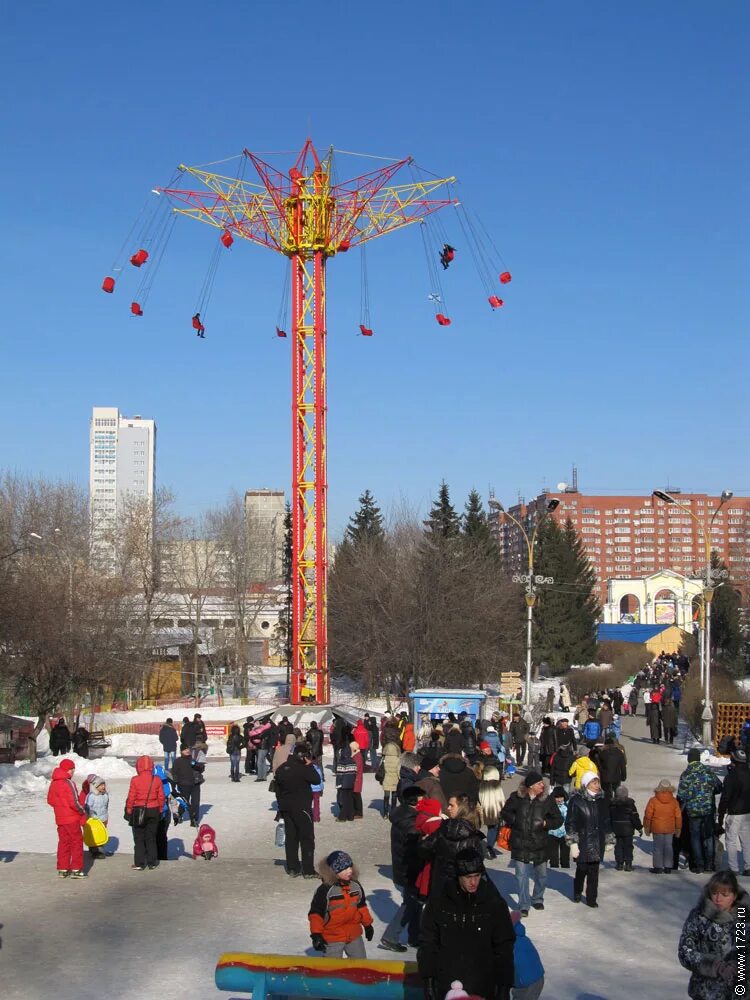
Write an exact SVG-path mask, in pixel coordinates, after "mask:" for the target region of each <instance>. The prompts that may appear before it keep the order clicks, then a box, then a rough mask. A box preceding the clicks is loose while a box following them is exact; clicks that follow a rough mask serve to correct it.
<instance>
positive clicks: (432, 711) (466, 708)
mask: <svg viewBox="0 0 750 1000" xmlns="http://www.w3.org/2000/svg"><path fill="white" fill-rule="evenodd" d="M486 700H487V695H486V694H485V692H484V691H474V690H473V689H471V688H469V689H464V688H423V689H421V690H418V691H410V692H409V707H410V710H411V711H410V714H411V721H412V722H413V723H414V729H415V731H416V732H419V730H420V729H421V727H422V726H423V725H424V724H425V723H426V722H428V721H430V722H432V721H434V722H440V721H441V720H442V719H444V718H445V717H446V716H447V715H448V713H449V712H453V714H454V715H455V716H456V718H458V715H459V713H460V712H466V714H467V715H468V717H469V718H470V719H471V721H472V723H474V724H476V721H477V719H481V718H483V717H484V703H485V701H486Z"/></svg>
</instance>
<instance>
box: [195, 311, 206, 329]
mask: <svg viewBox="0 0 750 1000" xmlns="http://www.w3.org/2000/svg"><path fill="white" fill-rule="evenodd" d="M193 329H194V330H197V331H198V333H205V331H206V328H205V326H204V325H203V324H202V323H201V318H200V313H196V314H195V316H193Z"/></svg>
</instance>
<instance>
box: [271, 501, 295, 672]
mask: <svg viewBox="0 0 750 1000" xmlns="http://www.w3.org/2000/svg"><path fill="white" fill-rule="evenodd" d="M292 571H293V566H292V505H291V504H290V503H288V502H287V504H286V506H285V508H284V547H283V549H282V553H281V574H282V577H283V580H284V590H285V594H284V607H283V609H282V611H281V613H280V614H279V617H278V620H277V622H276V628H275V629H274V640H275V642H276V648H277V649H278V651H279V655H280V656H281V658H282V660H283V664H284V666H285V667H286V668H287V672H288V671H289V668H290V667H291V664H292Z"/></svg>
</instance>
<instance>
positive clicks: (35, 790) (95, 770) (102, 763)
mask: <svg viewBox="0 0 750 1000" xmlns="http://www.w3.org/2000/svg"><path fill="white" fill-rule="evenodd" d="M65 759H66V758H64V757H42V758H41V759H40V760H38V761H36V762H35V763H34V764H30V763H29V762H28V761H17V762H16V763H15V764H0V801H3V802H8V801H10V800H11V799H17V798H18V797H19V796H24V795H26V796H33V797H34V798H36V797H38V796H40V795H44V796H46V794H47V789H48V788H49V782H50V778H51V777H52V772H53V771H54V770H55V768H56V767H59V766H60V764H61V763H62V761H63V760H65ZM67 759H70V760H72V761H73V763H74V764H75V766H76V770H75V772H74V774H73V780H74V781H75V782H76V784H77V785H78V786H79V788H80V786H81V783H82V782H83V781H84V780H85V778H86V776H87V775H89V774H97V775H98V776H99V777H100V778H104V779H105V780H106V781H109V780H111V779H113V778H132V777H133V776H134V774H135V768H133V767H131V766H130V764H128V762H127V761H125V760H120V759H119V758H117V757H109V758H102V759H101V760H85V759H83V758H81V757H75V756H71V757H70V758H67Z"/></svg>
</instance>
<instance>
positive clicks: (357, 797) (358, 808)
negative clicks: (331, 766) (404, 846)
mask: <svg viewBox="0 0 750 1000" xmlns="http://www.w3.org/2000/svg"><path fill="white" fill-rule="evenodd" d="M368 736H369V733H368ZM349 748H350V750H351V752H352V760H353V761H354V763H355V764H356V765H357V776H356V778H355V779H354V788H353V789H352V793H353V798H354V818H355V819H362V818H363V816H362V783H363V781H364V773H365V758H364V756H363V755H362V751H361V750H360V748H359V743H357V741H356V740H352V742H351V743H350V744H349Z"/></svg>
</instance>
